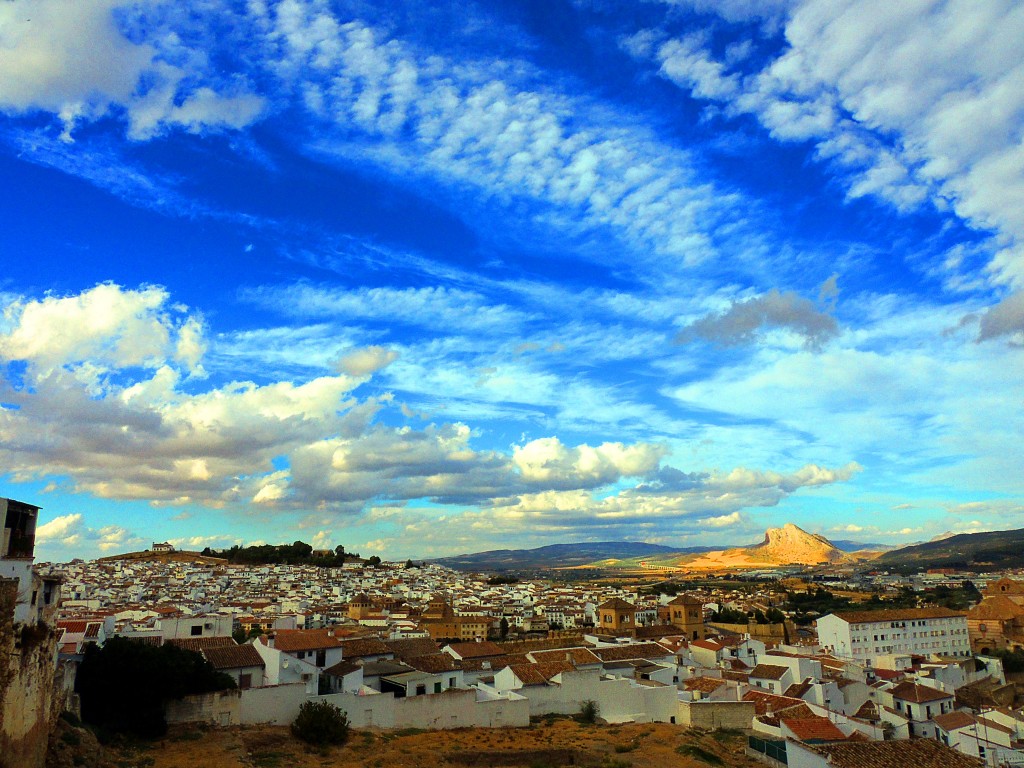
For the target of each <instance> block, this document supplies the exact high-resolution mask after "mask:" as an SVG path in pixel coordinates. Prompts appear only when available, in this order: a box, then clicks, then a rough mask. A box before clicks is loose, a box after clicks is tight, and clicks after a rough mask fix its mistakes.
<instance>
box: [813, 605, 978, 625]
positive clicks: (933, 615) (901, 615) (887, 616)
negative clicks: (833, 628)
mask: <svg viewBox="0 0 1024 768" xmlns="http://www.w3.org/2000/svg"><path fill="white" fill-rule="evenodd" d="M832 615H833V616H837V617H838V618H840V619H842V620H843V621H845V622H847V623H849V624H873V623H876V622H881V621H911V620H917V619H951V618H955V617H961V618H962V617H965V616H967V611H951V610H950V609H949V608H894V609H887V610H882V611H836V612H835V613H833V614H832Z"/></svg>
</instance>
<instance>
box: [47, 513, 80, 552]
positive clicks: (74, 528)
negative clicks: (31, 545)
mask: <svg viewBox="0 0 1024 768" xmlns="http://www.w3.org/2000/svg"><path fill="white" fill-rule="evenodd" d="M81 526H82V514H81V513H80V512H76V513H74V514H71V515H60V516H58V517H55V518H53V520H51V521H50V522H48V523H43V524H42V525H40V526H38V527H37V528H36V542H38V543H40V544H45V543H49V542H61V541H63V542H65V543H73V542H69V541H68V540H69V539H76V540H77V538H78V533H79V531H80V529H81Z"/></svg>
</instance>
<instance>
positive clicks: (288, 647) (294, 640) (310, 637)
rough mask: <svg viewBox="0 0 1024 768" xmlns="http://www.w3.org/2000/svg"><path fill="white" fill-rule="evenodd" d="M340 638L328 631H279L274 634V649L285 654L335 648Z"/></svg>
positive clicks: (340, 640) (340, 641) (339, 643)
mask: <svg viewBox="0 0 1024 768" xmlns="http://www.w3.org/2000/svg"><path fill="white" fill-rule="evenodd" d="M341 643H342V638H340V637H338V636H337V633H335V632H334V630H330V629H279V630H277V632H275V633H274V648H276V649H277V650H279V651H284V652H285V653H291V652H293V651H319V650H321V649H323V648H337V647H338V646H340V645H341Z"/></svg>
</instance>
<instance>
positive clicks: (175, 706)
mask: <svg viewBox="0 0 1024 768" xmlns="http://www.w3.org/2000/svg"><path fill="white" fill-rule="evenodd" d="M240 694H241V691H238V690H231V691H213V692H211V693H203V694H197V695H195V696H186V697H185V698H184V699H180V700H177V701H169V702H168V703H167V709H166V717H167V722H168V723H170V724H172V725H173V724H175V723H214V724H216V725H238V724H239V723H240V722H241V701H242V697H241V695H240Z"/></svg>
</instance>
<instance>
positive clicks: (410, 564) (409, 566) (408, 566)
mask: <svg viewBox="0 0 1024 768" xmlns="http://www.w3.org/2000/svg"><path fill="white" fill-rule="evenodd" d="M405 567H406V568H415V567H416V566H414V565H413V564H412V560H411V559H410V560H406V561H405Z"/></svg>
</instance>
